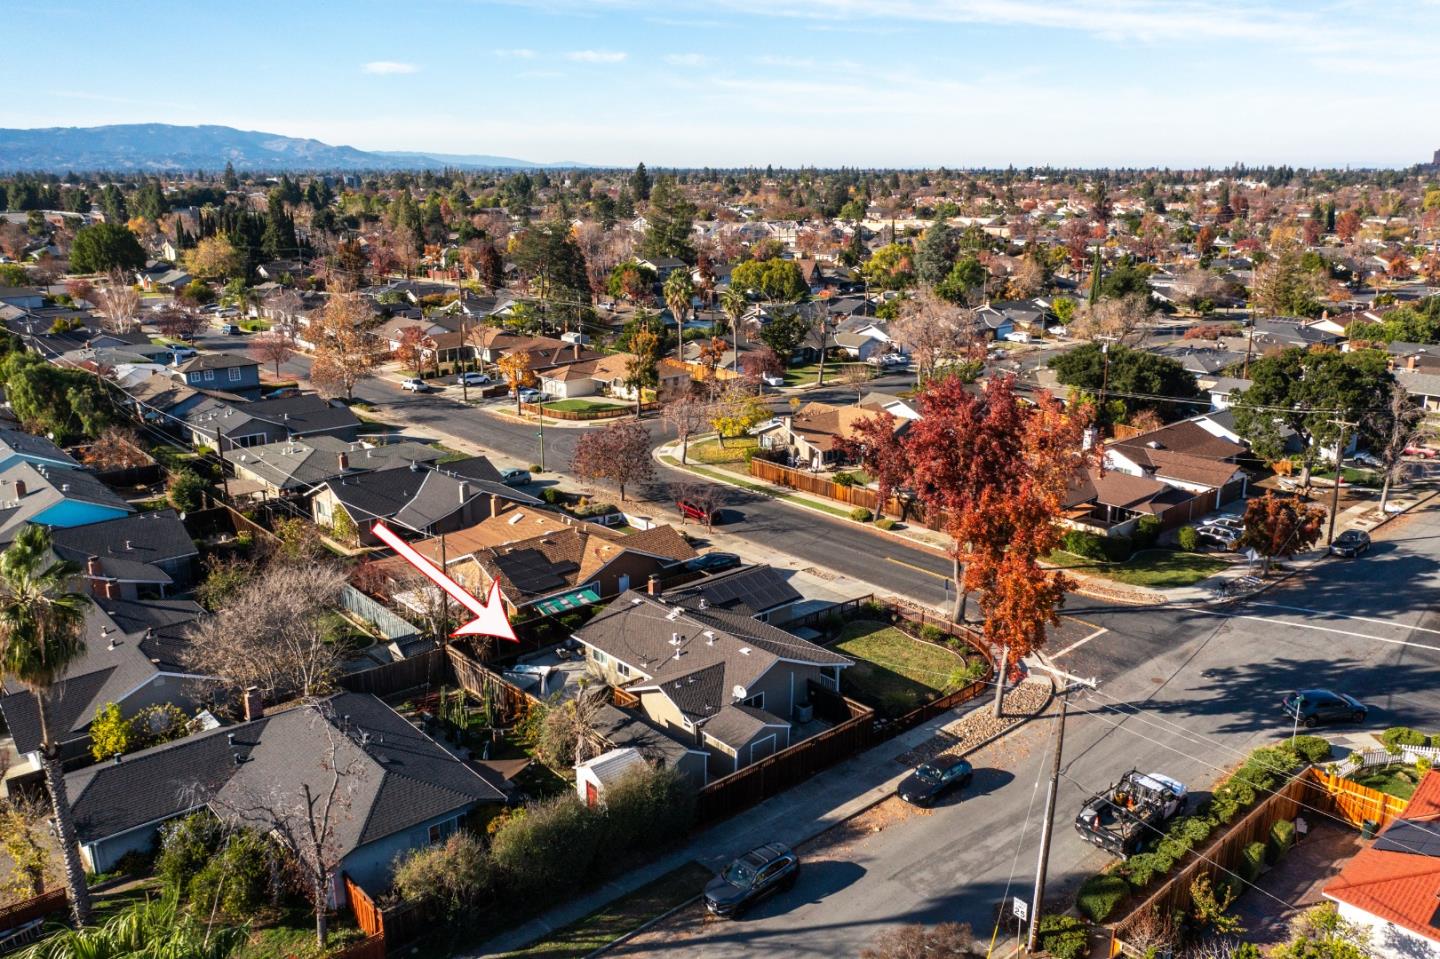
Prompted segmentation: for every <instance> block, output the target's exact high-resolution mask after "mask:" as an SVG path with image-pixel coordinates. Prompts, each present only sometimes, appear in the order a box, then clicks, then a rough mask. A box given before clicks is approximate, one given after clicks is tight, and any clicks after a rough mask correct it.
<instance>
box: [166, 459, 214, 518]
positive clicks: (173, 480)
mask: <svg viewBox="0 0 1440 959" xmlns="http://www.w3.org/2000/svg"><path fill="white" fill-rule="evenodd" d="M205 486H206V483H205V481H204V480H203V479H201V478H200V476H199V474H197V473H196V472H195V471H194V470H191V469H188V468H186V469H181V470H179V471H178V472H176V473H174V474H173V475H171V477H170V492H169V497H170V505H171V506H173V507H175V508H176V509H177V510H179V511H180V512H182V513H193V512H194V511H195V510H197V509H199V508H200V497H201V495H202V494H203V493H204V492H205Z"/></svg>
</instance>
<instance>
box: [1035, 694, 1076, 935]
mask: <svg viewBox="0 0 1440 959" xmlns="http://www.w3.org/2000/svg"><path fill="white" fill-rule="evenodd" d="M1066 692H1067V690H1066V689H1065V687H1063V686H1062V687H1061V688H1060V692H1059V695H1060V725H1059V727H1057V728H1056V730H1055V756H1054V760H1053V761H1052V762H1051V764H1050V788H1049V789H1048V790H1047V791H1046V793H1045V821H1044V822H1042V823H1041V824H1040V830H1041V831H1040V862H1039V863H1038V864H1037V865H1036V867H1035V889H1034V891H1033V892H1032V893H1031V895H1030V936H1029V938H1028V939H1027V940H1026V942H1025V948H1026V949H1027V950H1029V951H1030V952H1034V951H1035V945H1036V941H1037V940H1038V938H1039V935H1040V912H1041V910H1042V909H1043V908H1044V903H1045V872H1046V868H1047V867H1048V866H1049V865H1050V835H1051V833H1052V832H1054V830H1055V794H1056V793H1057V792H1058V791H1059V788H1060V754H1061V751H1062V750H1064V748H1065V715H1066V713H1067V711H1068V710H1069V707H1070V701H1069V700H1068V699H1067V698H1066Z"/></svg>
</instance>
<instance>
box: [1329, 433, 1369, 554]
mask: <svg viewBox="0 0 1440 959" xmlns="http://www.w3.org/2000/svg"><path fill="white" fill-rule="evenodd" d="M1330 422H1331V423H1333V424H1334V425H1336V426H1338V427H1340V436H1339V437H1338V438H1336V440H1335V487H1334V489H1332V490H1331V491H1330V530H1329V532H1327V533H1326V534H1325V545H1326V546H1329V545H1330V544H1331V543H1333V542H1335V516H1336V514H1338V513H1339V512H1340V480H1341V478H1342V476H1343V475H1344V472H1345V470H1344V468H1343V465H1342V456H1343V454H1344V452H1345V430H1346V429H1354V428H1356V427H1358V426H1359V425H1360V424H1359V423H1347V422H1345V421H1344V420H1339V419H1335V420H1331V421H1330Z"/></svg>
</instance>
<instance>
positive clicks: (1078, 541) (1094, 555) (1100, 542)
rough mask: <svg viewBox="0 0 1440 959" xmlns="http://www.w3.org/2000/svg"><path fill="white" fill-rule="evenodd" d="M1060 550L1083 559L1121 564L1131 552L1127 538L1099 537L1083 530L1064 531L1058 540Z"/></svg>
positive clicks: (1130, 545)
mask: <svg viewBox="0 0 1440 959" xmlns="http://www.w3.org/2000/svg"><path fill="white" fill-rule="evenodd" d="M1060 548H1061V549H1063V550H1065V552H1067V553H1074V554H1075V555H1076V556H1080V557H1083V558H1085V559H1094V560H1108V561H1110V562H1112V563H1123V562H1124V561H1125V560H1127V559H1129V558H1130V554H1131V552H1133V549H1132V544H1131V541H1130V539H1129V537H1126V536H1100V535H1098V534H1096V533H1091V532H1088V531H1086V530H1083V529H1072V530H1066V532H1065V535H1064V536H1062V537H1061V538H1060Z"/></svg>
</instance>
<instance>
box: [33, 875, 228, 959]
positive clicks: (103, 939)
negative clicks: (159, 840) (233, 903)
mask: <svg viewBox="0 0 1440 959" xmlns="http://www.w3.org/2000/svg"><path fill="white" fill-rule="evenodd" d="M179 905H180V895H179V893H178V891H176V890H175V889H173V888H171V889H169V890H167V891H166V893H165V895H163V896H161V897H160V898H159V899H147V900H144V901H141V902H137V903H134V904H133V905H130V906H127V907H126V908H125V909H124V910H122V911H121V912H119V913H117V914H116V915H115V916H114V917H112V918H111V919H110V920H109V921H108V922H106V923H105V925H103V926H91V927H89V928H83V927H82V928H80V929H67V930H65V931H64V932H61V933H58V934H56V935H54V936H51V937H50V938H49V939H46V940H45V941H44V942H38V943H36V944H35V945H33V946H31V947H30V948H29V949H28V950H26V952H25V953H24V955H23V956H22V959H74V957H76V956H84V957H86V959H122V957H130V959H134V957H137V956H139V957H144V956H153V957H157V959H158V957H163V959H226V957H227V956H230V955H232V954H233V953H234V952H235V951H236V950H238V949H239V948H240V947H241V946H243V945H244V944H245V942H246V940H247V938H248V933H247V930H246V929H245V928H244V927H243V926H241V927H234V926H222V927H219V928H212V927H210V926H209V924H208V923H205V922H202V921H201V920H199V919H197V918H195V917H194V916H192V915H190V914H189V913H187V912H185V911H184V910H182V909H180V908H179Z"/></svg>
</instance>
